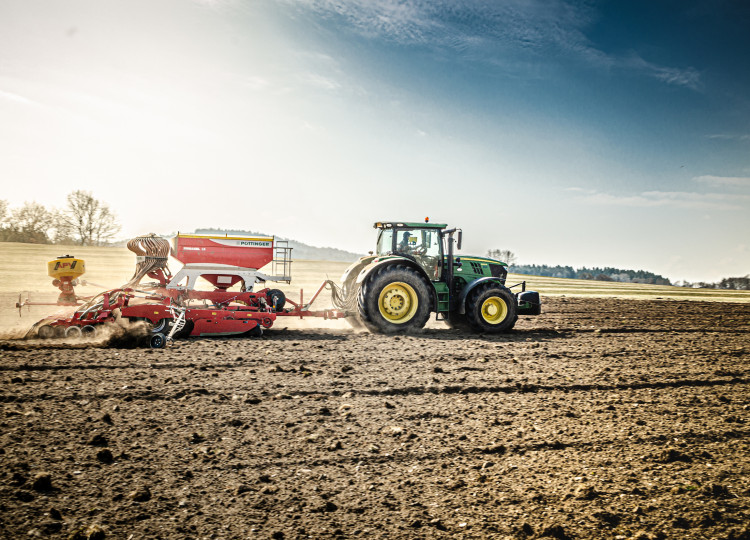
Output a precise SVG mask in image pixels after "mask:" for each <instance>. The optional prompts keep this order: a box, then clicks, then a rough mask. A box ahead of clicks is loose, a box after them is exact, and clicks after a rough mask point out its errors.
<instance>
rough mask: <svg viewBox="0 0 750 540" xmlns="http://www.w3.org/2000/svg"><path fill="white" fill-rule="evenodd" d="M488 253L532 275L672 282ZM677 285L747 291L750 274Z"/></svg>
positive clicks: (499, 251)
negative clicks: (535, 262)
mask: <svg viewBox="0 0 750 540" xmlns="http://www.w3.org/2000/svg"><path fill="white" fill-rule="evenodd" d="M487 256H488V257H490V258H492V259H497V260H499V261H502V262H504V263H506V264H507V265H508V271H509V272H513V273H515V274H526V275H532V276H546V277H557V278H571V279H593V280H597V281H618V282H620V283H648V284H652V285H672V282H671V281H669V279H667V278H665V277H664V276H660V275H659V274H654V273H653V272H647V271H645V270H622V269H620V268H611V267H605V268H597V267H595V268H586V267H583V268H573V267H572V266H548V265H546V264H516V254H515V253H513V252H512V251H510V250H507V249H490V250H488V251H487ZM674 285H675V286H676V287H691V288H696V289H731V290H741V291H748V290H750V274H748V275H747V276H744V277H728V278H724V279H722V280H721V281H719V282H717V283H705V282H703V281H700V282H697V283H690V282H688V281H682V282H679V281H678V282H677V283H675V284H674Z"/></svg>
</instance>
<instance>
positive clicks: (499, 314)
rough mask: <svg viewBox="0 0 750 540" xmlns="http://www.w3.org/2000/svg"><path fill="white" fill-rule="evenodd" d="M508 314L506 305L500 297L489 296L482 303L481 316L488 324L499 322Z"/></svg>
mask: <svg viewBox="0 0 750 540" xmlns="http://www.w3.org/2000/svg"><path fill="white" fill-rule="evenodd" d="M507 316H508V306H507V304H506V303H505V302H504V301H503V299H502V298H498V297H497V296H491V297H489V298H488V299H487V300H485V301H484V302H483V303H482V318H483V319H484V320H485V322H488V323H490V324H500V323H501V322H503V321H504V320H505V318H506V317H507Z"/></svg>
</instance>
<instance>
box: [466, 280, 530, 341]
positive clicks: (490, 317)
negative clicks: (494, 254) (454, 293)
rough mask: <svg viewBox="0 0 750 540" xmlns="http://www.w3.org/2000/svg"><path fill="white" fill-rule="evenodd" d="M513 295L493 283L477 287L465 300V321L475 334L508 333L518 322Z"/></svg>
mask: <svg viewBox="0 0 750 540" xmlns="http://www.w3.org/2000/svg"><path fill="white" fill-rule="evenodd" d="M516 308H517V306H516V300H515V298H514V297H513V294H512V293H511V292H510V291H509V290H508V289H506V288H505V287H501V286H499V285H497V284H495V283H488V284H486V285H484V286H479V287H477V288H476V290H474V291H472V292H471V293H470V294H469V297H468V298H467V299H466V321H467V322H468V323H469V326H471V328H472V329H473V330H474V331H476V332H486V333H492V334H497V333H501V332H509V331H510V330H511V329H512V328H513V326H514V325H515V324H516V320H518V315H517V309H516Z"/></svg>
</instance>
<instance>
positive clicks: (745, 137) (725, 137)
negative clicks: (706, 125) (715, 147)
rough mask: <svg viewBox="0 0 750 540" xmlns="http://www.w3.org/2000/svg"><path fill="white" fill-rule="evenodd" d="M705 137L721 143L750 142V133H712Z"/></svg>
mask: <svg viewBox="0 0 750 540" xmlns="http://www.w3.org/2000/svg"><path fill="white" fill-rule="evenodd" d="M706 137H707V138H708V139H718V140H721V141H750V133H712V134H711V135H707V136H706Z"/></svg>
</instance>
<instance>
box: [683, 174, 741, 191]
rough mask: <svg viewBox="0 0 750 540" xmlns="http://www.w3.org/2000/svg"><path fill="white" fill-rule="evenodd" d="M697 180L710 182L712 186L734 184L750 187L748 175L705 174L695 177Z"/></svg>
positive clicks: (733, 185)
mask: <svg viewBox="0 0 750 540" xmlns="http://www.w3.org/2000/svg"><path fill="white" fill-rule="evenodd" d="M694 180H695V181H696V182H701V183H703V184H709V185H712V186H732V187H748V188H750V177H748V176H713V175H704V176H697V177H695V178H694Z"/></svg>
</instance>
